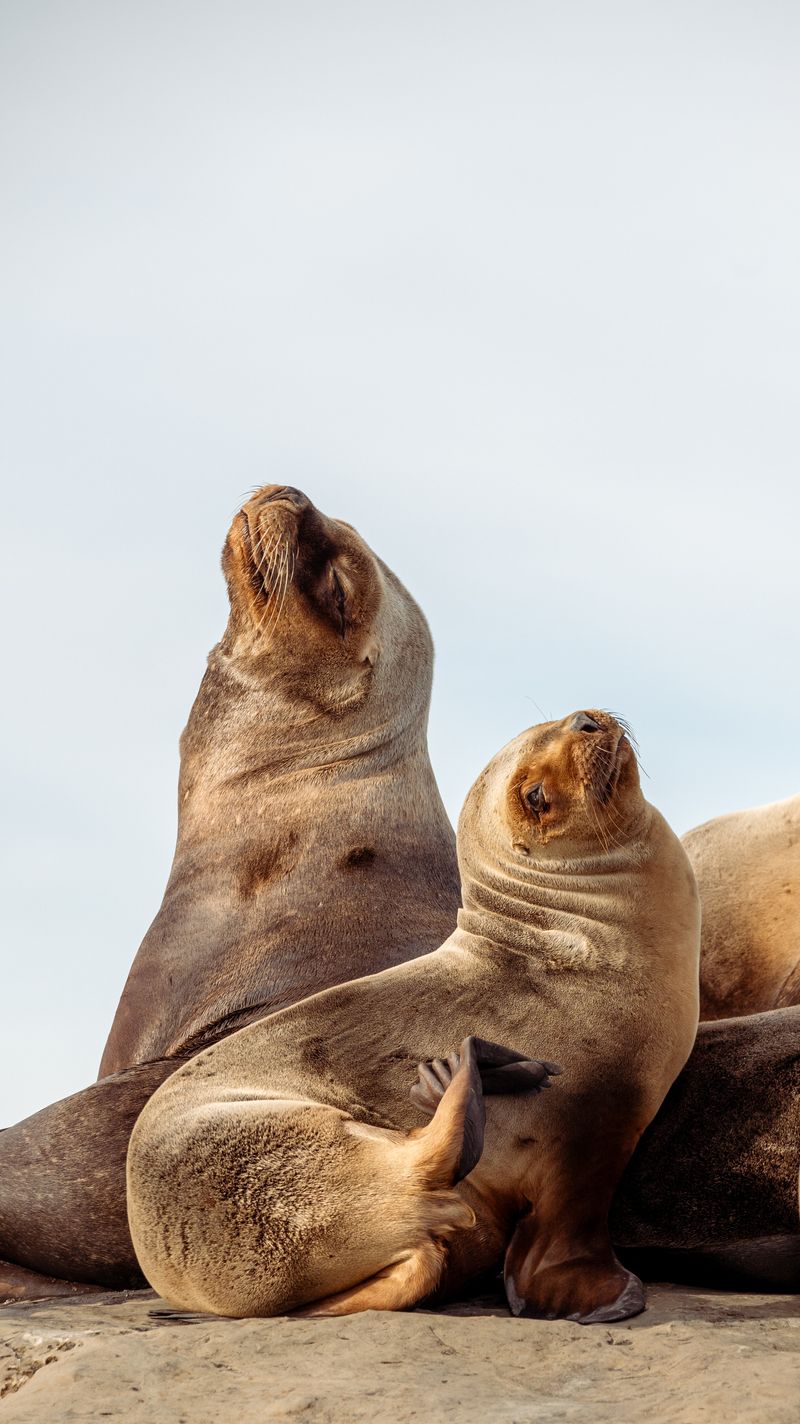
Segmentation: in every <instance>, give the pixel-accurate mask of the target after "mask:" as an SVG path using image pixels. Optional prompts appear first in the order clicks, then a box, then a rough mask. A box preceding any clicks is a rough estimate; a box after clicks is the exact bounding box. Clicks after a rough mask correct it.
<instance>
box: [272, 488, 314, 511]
mask: <svg viewBox="0 0 800 1424" xmlns="http://www.w3.org/2000/svg"><path fill="white" fill-rule="evenodd" d="M260 497H261V503H262V504H274V503H276V502H277V501H278V500H285V501H286V503H287V504H293V505H295V507H296V508H297V509H305V508H306V506H307V505H309V504H310V503H311V501H310V499H309V498H308V495H307V494H303V491H302V490H299V489H296V488H295V486H294V485H264V487H263V489H262V491H261V496H260Z"/></svg>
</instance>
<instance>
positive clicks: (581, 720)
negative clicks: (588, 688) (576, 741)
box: [572, 712, 603, 732]
mask: <svg viewBox="0 0 800 1424" xmlns="http://www.w3.org/2000/svg"><path fill="white" fill-rule="evenodd" d="M572 730H573V731H574V732H602V730H603V728H602V727H601V726H600V723H599V722H595V720H594V717H590V716H589V713H588V712H576V713H575V716H574V717H573V719H572Z"/></svg>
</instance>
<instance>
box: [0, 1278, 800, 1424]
mask: <svg viewBox="0 0 800 1424" xmlns="http://www.w3.org/2000/svg"><path fill="white" fill-rule="evenodd" d="M163 1309H164V1305H163V1302H161V1301H159V1300H158V1298H157V1297H156V1296H155V1295H153V1294H152V1293H151V1292H144V1291H142V1292H129V1293H125V1294H119V1295H103V1296H99V1295H98V1296H94V1297H91V1298H89V1297H86V1296H84V1297H83V1298H72V1299H66V1300H63V1301H47V1302H38V1303H35V1304H34V1303H31V1304H26V1305H6V1306H4V1307H2V1308H1V1309H0V1315H1V1316H2V1325H3V1328H2V1331H0V1395H1V1396H2V1398H1V1399H0V1424H12V1421H13V1424H34V1421H35V1424H42V1421H43V1420H50V1419H52V1420H58V1421H59V1424H72V1421H76V1422H77V1421H84V1420H92V1421H94V1420H100V1419H112V1420H121V1421H141V1424H218V1421H219V1420H228V1419H229V1420H232V1421H234V1424H249V1421H251V1420H252V1421H259V1424H260V1421H264V1420H303V1421H307V1424H362V1422H363V1424H455V1421H457V1424H528V1421H531V1424H534V1421H535V1424H540V1421H546V1424H550V1421H570V1420H573V1419H574V1420H576V1421H577V1420H580V1421H587V1420H588V1421H590V1424H605V1421H608V1424H612V1421H613V1424H619V1421H620V1420H623V1421H625V1420H630V1421H631V1424H634V1421H635V1424H640V1421H641V1420H643V1419H647V1418H648V1417H650V1416H652V1418H653V1419H655V1420H657V1421H658V1424H664V1421H679V1424H716V1421H719V1424H723V1421H726V1424H727V1421H729V1420H731V1419H735V1420H736V1421H737V1424H747V1421H753V1424H756V1421H758V1424H764V1421H766V1420H769V1421H770V1424H797V1419H798V1400H800V1297H798V1296H777V1295H772V1296H767V1295H740V1294H734V1293H731V1292H724V1293H723V1292H718V1291H705V1290H697V1289H686V1288H683V1287H677V1286H665V1285H661V1286H651V1287H650V1288H649V1309H648V1310H647V1312H646V1313H645V1314H644V1315H640V1316H639V1317H638V1318H637V1319H635V1320H631V1321H627V1322H623V1323H622V1324H620V1325H612V1326H580V1325H571V1324H568V1323H567V1322H565V1321H554V1322H551V1321H543V1320H515V1319H513V1318H512V1317H511V1316H509V1314H508V1313H507V1311H506V1310H505V1309H504V1308H503V1306H502V1305H501V1304H500V1303H499V1302H498V1301H495V1300H492V1299H489V1298H483V1299H482V1300H480V1301H477V1302H470V1303H468V1304H463V1305H456V1306H452V1307H451V1308H449V1309H448V1310H445V1311H437V1312H435V1313H434V1312H428V1311H424V1310H418V1311H413V1312H410V1313H408V1314H389V1313H386V1312H382V1311H376V1312H368V1313H366V1314H363V1315H354V1316H349V1317H346V1318H342V1319H338V1320H319V1321H311V1320H293V1319H287V1318H285V1317H280V1318H278V1319H274V1320H241V1321H239V1320H220V1319H216V1318H203V1317H189V1318H183V1319H182V1318H181V1317H180V1316H170V1314H169V1313H165V1314H163V1315H159V1314H158V1313H157V1312H158V1311H159V1310H163Z"/></svg>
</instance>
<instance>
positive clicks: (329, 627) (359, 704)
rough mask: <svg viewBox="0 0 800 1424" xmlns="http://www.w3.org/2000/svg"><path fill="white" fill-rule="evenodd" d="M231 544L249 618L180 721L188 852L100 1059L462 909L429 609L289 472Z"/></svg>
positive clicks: (294, 988)
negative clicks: (432, 755)
mask: <svg viewBox="0 0 800 1424" xmlns="http://www.w3.org/2000/svg"><path fill="white" fill-rule="evenodd" d="M222 564H223V569H224V572H225V576H226V579H227V582H228V592H229V595H230V605H231V607H230V618H229V621H228V626H227V628H226V630H225V634H224V636H223V638H222V641H221V642H220V643H219V644H218V645H217V647H216V648H214V649H213V651H212V652H211V654H210V655H209V659H208V670H207V672H206V674H205V677H204V678H203V681H202V683H201V686H200V691H199V692H198V695H197V699H196V701H195V703H194V706H193V708H192V711H191V714H190V716H189V723H188V726H187V727H186V730H185V732H184V733H183V736H182V738H181V769H180V780H179V786H178V841H177V846H176V850H175V859H174V861H173V865H172V871H171V873H170V877H169V882H168V884H167V888H166V892H165V894H164V900H163V903H162V906H161V909H160V910H159V912H158V914H157V916H156V918H155V920H154V922H153V924H152V926H151V927H150V929H149V930H148V932H147V935H146V936H145V939H144V942H143V943H142V946H141V948H140V950H139V953H138V954H137V956H136V958H135V960H134V962H133V967H132V968H131V971H130V974H129V976H128V982H127V984H126V985H125V990H124V992H123V995H122V999H121V1001H120V1005H119V1008H118V1010H117V1014H116V1018H115V1019H114V1023H113V1026H112V1029H111V1033H110V1035H109V1039H108V1043H107V1044H106V1048H105V1052H104V1054H103V1060H102V1063H101V1065H100V1074H101V1077H104V1076H107V1075H108V1074H109V1073H115V1072H118V1071H119V1070H120V1069H122V1068H126V1067H129V1066H130V1065H131V1064H133V1063H140V1062H145V1061H149V1060H151V1059H155V1058H166V1057H171V1056H173V1055H175V1054H181V1053H185V1052H186V1051H187V1050H191V1049H193V1048H196V1047H198V1046H200V1045H202V1044H203V1043H206V1042H211V1041H213V1040H214V1039H215V1038H218V1037H219V1036H220V1034H222V1033H227V1032H230V1030H231V1029H233V1028H238V1027H240V1026H241V1025H242V1024H244V1023H248V1022H250V1021H251V1020H253V1019H254V1018H259V1017H261V1016H263V1015H264V1014H267V1013H271V1012H272V1011H273V1010H275V1009H278V1008H283V1007H284V1006H285V1005H286V1004H292V1003H294V1002H295V1001H296V1000H298V999H300V998H304V997H305V996H307V995H309V994H313V993H316V991H317V990H319V989H324V988H326V987H327V986H329V985H331V984H339V983H342V982H343V981H344V980H346V979H352V978H355V977H356V976H357V975H361V974H369V973H371V972H372V971H373V970H376V969H383V968H386V967H388V966H389V965H392V964H399V963H402V962H403V961H405V960H407V959H412V958H414V957H415V956H416V955H418V954H424V953H426V952H427V951H428V950H430V949H432V948H434V947H435V946H436V945H437V944H440V943H441V941H442V939H443V938H444V936H445V935H447V934H449V933H450V930H451V929H452V927H453V923H454V921H455V915H456V910H457V907H458V870H457V864H456V858H455V840H454V837H453V832H452V828H451V826H450V823H449V821H448V819H447V816H446V814H445V810H444V807H443V805H442V801H441V797H440V796H439V792H438V789H437V786H436V782H435V780H434V776H433V771H432V769H431V765H430V761H429V758H428V748H427V741H426V728H427V717H428V705H429V701H430V690H431V673H432V664H433V649H432V644H431V639H430V634H429V632H428V627H427V624H426V622H425V619H424V617H423V615H422V613H421V611H420V609H419V608H418V607H417V605H416V603H415V602H414V600H413V599H412V598H411V596H410V595H409V594H408V593H407V591H406V589H405V588H404V587H403V585H402V584H401V583H400V581H399V579H397V578H396V577H395V575H394V574H393V573H392V572H391V570H390V569H388V568H387V567H386V565H385V564H383V563H381V561H380V560H379V559H378V558H376V557H375V555H374V554H373V553H372V552H371V550H370V549H368V548H367V545H366V544H365V543H364V541H363V539H361V538H360V536H359V535H358V534H357V533H356V531H355V530H354V529H352V528H351V527H350V525H348V524H343V523H341V522H340V521H339V520H336V519H327V518H325V517H324V515H322V514H320V513H319V511H318V510H317V509H315V508H314V505H313V504H312V503H311V501H310V500H309V499H307V498H306V496H305V495H304V494H301V493H300V491H299V490H296V489H291V488H288V487H287V486H284V485H268V486H267V487H266V488H265V489H262V490H260V491H259V492H258V494H257V495H255V496H254V497H253V498H252V499H251V500H250V501H249V502H248V503H247V504H246V505H245V506H244V509H243V510H242V511H241V513H240V514H239V515H237V517H236V519H235V520H234V522H233V525H232V527H231V530H230V532H229V534H228V538H227V541H226V543H225V548H224V550H223V555H222ZM388 906H391V914H390V915H389V914H387V907H388Z"/></svg>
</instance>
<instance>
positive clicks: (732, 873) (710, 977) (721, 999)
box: [683, 796, 800, 1019]
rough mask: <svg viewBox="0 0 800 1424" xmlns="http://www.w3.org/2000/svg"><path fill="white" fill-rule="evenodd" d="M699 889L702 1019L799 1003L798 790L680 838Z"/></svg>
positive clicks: (753, 1012) (725, 817)
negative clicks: (796, 793) (796, 794)
mask: <svg viewBox="0 0 800 1424" xmlns="http://www.w3.org/2000/svg"><path fill="white" fill-rule="evenodd" d="M683 843H684V845H685V847H686V853H687V855H688V856H689V859H690V861H691V862H692V866H693V868H694V872H695V875H696V877H697V885H698V889H699V891H700V903H701V905H702V911H703V927H702V940H701V953H700V1017H701V1018H702V1019H722V1018H728V1017H734V1016H737V1015H741V1014H757V1013H761V1012H762V1011H763V1010H765V1009H780V1008H785V1007H786V1006H787V1005H791V1004H797V1003H800V796H793V797H790V798H789V800H788V801H778V802H775V803H774V804H773V805H770V806H759V807H757V808H756V809H755V810H752V811H740V812H737V813H736V814H735V815H731V816H720V817H719V818H718V819H717V820H715V821H708V822H706V824H705V825H703V826H698V827H697V828H696V829H695V830H693V831H689V832H688V834H687V835H686V836H684V838H683Z"/></svg>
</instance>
